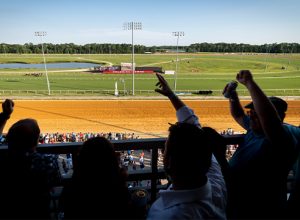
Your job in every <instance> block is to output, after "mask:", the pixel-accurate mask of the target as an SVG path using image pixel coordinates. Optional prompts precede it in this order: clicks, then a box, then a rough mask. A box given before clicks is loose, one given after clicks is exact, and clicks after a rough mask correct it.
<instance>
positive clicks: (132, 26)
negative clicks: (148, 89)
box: [123, 21, 142, 95]
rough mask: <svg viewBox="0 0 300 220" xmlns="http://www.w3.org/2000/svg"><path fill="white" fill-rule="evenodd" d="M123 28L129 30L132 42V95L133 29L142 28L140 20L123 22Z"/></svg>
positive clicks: (133, 67)
mask: <svg viewBox="0 0 300 220" xmlns="http://www.w3.org/2000/svg"><path fill="white" fill-rule="evenodd" d="M123 28H124V30H131V44H132V55H131V70H132V95H134V72H135V66H134V43H133V31H134V30H142V23H141V22H133V21H131V22H125V23H124V25H123Z"/></svg>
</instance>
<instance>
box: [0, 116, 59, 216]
mask: <svg viewBox="0 0 300 220" xmlns="http://www.w3.org/2000/svg"><path fill="white" fill-rule="evenodd" d="M39 135H40V129H39V126H38V124H37V122H36V121H35V120H34V119H23V120H20V121H18V122H16V123H15V124H13V125H12V126H11V128H10V129H9V131H8V134H7V142H8V155H7V157H6V158H5V160H2V161H1V165H0V169H1V170H0V175H1V181H0V195H1V197H0V207H1V212H0V217H1V218H4V219H8V218H10V219H24V218H25V219H47V218H50V192H51V190H52V188H53V186H55V185H57V184H60V180H61V179H60V172H59V167H58V163H57V157H55V156H53V155H44V154H40V153H37V152H36V148H37V144H38V140H39Z"/></svg>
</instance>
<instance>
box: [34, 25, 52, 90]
mask: <svg viewBox="0 0 300 220" xmlns="http://www.w3.org/2000/svg"><path fill="white" fill-rule="evenodd" d="M34 35H35V36H37V37H40V40H41V44H42V53H43V59H44V67H45V73H46V80H47V86H48V95H50V94H51V93H50V83H49V79H48V72H47V65H46V58H45V53H44V44H43V41H42V37H43V36H46V35H47V32H45V31H36V32H34Z"/></svg>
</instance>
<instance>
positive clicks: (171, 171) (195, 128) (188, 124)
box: [147, 74, 226, 219]
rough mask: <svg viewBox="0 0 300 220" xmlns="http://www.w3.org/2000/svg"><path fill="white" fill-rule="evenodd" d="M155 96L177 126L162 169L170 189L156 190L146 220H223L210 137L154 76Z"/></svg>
mask: <svg viewBox="0 0 300 220" xmlns="http://www.w3.org/2000/svg"><path fill="white" fill-rule="evenodd" d="M157 77H158V80H159V82H158V83H157V85H158V86H159V87H160V88H159V89H156V90H155V91H156V92H159V93H161V94H162V95H164V96H166V97H168V98H169V99H170V101H171V102H172V104H173V106H174V108H175V109H176V114H177V118H178V122H177V123H176V124H174V125H171V127H170V128H169V136H168V140H167V141H166V145H165V150H164V160H163V162H164V167H165V170H166V173H167V175H168V176H169V177H170V179H171V181H172V185H171V186H169V188H168V189H167V190H160V192H159V198H158V199H157V200H156V201H155V202H154V203H153V204H152V206H151V208H150V210H149V213H148V216H147V218H148V219H208V218H210V219H226V215H225V207H226V187H225V182H224V179H223V176H222V174H221V170H220V166H219V165H218V162H217V161H216V159H215V158H214V156H212V146H211V142H210V136H209V135H208V133H206V132H205V131H204V130H203V129H201V125H200V123H199V121H198V118H197V116H196V115H194V113H193V111H192V110H191V109H189V108H188V107H187V106H186V105H185V104H184V103H183V102H182V101H181V100H180V99H179V98H178V97H177V96H176V95H175V94H174V92H173V91H172V90H171V89H170V87H169V85H168V84H167V82H166V80H165V79H164V78H163V77H162V76H161V75H160V74H157Z"/></svg>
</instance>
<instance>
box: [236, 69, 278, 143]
mask: <svg viewBox="0 0 300 220" xmlns="http://www.w3.org/2000/svg"><path fill="white" fill-rule="evenodd" d="M236 79H237V80H238V81H239V82H240V83H242V84H243V85H245V86H246V88H247V89H248V90H249V93H250V95H251V98H252V101H253V106H254V110H255V112H256V114H257V117H258V119H259V122H260V124H261V127H262V129H263V132H264V134H265V135H266V137H267V139H269V140H270V141H271V142H273V143H276V142H277V141H279V142H280V139H282V134H284V129H283V126H282V122H281V120H280V118H279V116H278V113H277V111H276V109H275V107H274V106H273V105H272V103H271V102H270V101H269V99H268V97H267V96H266V95H265V94H264V92H263V91H262V90H261V89H260V87H259V86H258V85H257V84H256V82H255V81H254V80H253V76H252V74H251V72H250V71H249V70H241V71H240V72H239V73H238V74H237V76H236Z"/></svg>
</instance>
